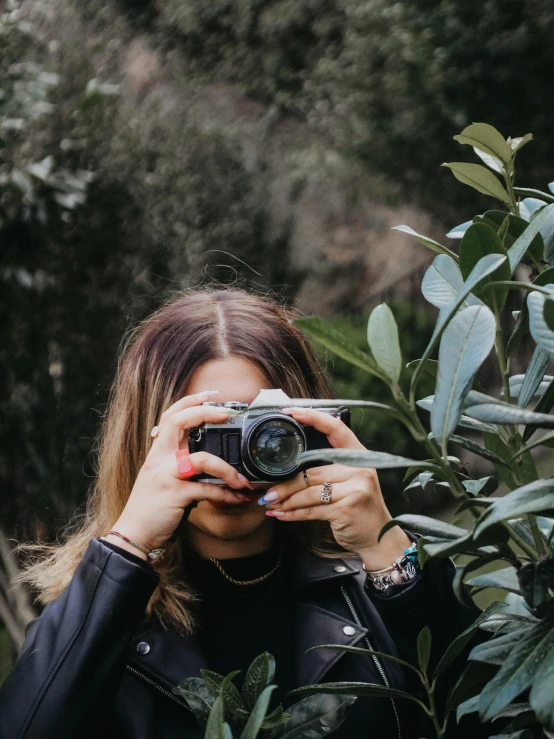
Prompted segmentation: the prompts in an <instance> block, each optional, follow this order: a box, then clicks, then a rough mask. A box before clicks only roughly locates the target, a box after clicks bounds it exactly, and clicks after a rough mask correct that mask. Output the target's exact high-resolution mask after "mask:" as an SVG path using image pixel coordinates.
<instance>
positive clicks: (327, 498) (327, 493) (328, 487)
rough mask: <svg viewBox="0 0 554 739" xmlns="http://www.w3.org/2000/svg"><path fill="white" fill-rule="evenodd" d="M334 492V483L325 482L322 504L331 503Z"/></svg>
mask: <svg viewBox="0 0 554 739" xmlns="http://www.w3.org/2000/svg"><path fill="white" fill-rule="evenodd" d="M332 492H333V483H332V482H324V483H323V490H322V491H321V502H322V503H330V502H331V493H332Z"/></svg>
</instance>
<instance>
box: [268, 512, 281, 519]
mask: <svg viewBox="0 0 554 739" xmlns="http://www.w3.org/2000/svg"><path fill="white" fill-rule="evenodd" d="M265 515H266V516H271V518H281V516H284V515H285V513H284V511H266V512H265Z"/></svg>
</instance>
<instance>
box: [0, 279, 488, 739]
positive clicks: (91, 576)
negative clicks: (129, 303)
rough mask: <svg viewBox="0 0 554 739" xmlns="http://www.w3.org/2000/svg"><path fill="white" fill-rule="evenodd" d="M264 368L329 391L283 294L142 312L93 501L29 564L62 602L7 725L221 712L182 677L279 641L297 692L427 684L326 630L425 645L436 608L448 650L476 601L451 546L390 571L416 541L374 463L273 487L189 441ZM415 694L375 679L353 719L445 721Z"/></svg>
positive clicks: (132, 727) (106, 730) (171, 724)
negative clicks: (281, 302) (56, 543)
mask: <svg viewBox="0 0 554 739" xmlns="http://www.w3.org/2000/svg"><path fill="white" fill-rule="evenodd" d="M264 388H281V389H282V390H283V391H285V392H286V393H287V394H288V395H289V397H308V398H322V397H329V391H328V388H327V385H326V383H325V380H324V377H323V373H322V370H321V368H320V367H319V366H318V364H317V362H316V361H315V359H314V356H313V354H312V352H311V350H310V348H309V346H308V345H307V343H306V341H305V340H304V338H303V336H302V335H301V334H300V332H299V331H298V330H297V329H296V328H295V327H294V326H292V325H291V324H290V323H289V322H288V316H287V313H286V311H285V310H284V309H283V308H281V307H279V306H278V305H276V304H274V303H272V302H270V301H269V300H265V299H262V298H260V297H256V296H253V295H250V294H248V293H246V292H244V291H242V290H237V289H222V290H197V291H192V292H189V293H187V294H185V295H183V296H182V297H179V298H177V299H174V300H173V301H172V302H170V303H168V304H167V305H166V306H165V307H163V308H162V309H161V310H159V311H158V312H157V313H155V314H154V315H153V316H152V317H150V318H149V319H148V320H147V321H145V322H144V323H142V324H141V325H140V326H139V327H138V328H137V329H135V331H134V332H133V334H132V335H131V337H130V340H129V341H128V342H127V346H126V348H125V350H124V352H123V357H122V359H121V362H120V366H119V370H118V373H117V378H116V382H115V385H114V389H113V393H112V397H111V402H110V407H109V412H108V414H107V417H106V420H105V424H104V430H103V435H102V441H101V447H100V455H99V469H98V476H97V481H96V487H95V490H94V494H93V496H92V498H91V500H90V504H89V508H88V511H87V515H86V519H85V521H84V523H83V525H82V526H81V528H80V529H79V530H78V531H77V532H76V533H73V534H72V535H71V536H70V537H69V539H68V540H67V542H66V543H65V544H64V545H63V546H60V547H56V548H51V549H50V550H49V551H48V553H47V556H46V557H44V558H42V559H41V561H39V562H38V563H35V564H34V565H32V566H31V567H30V568H28V570H27V572H26V574H25V576H24V577H25V580H26V581H27V582H28V583H29V584H31V585H33V586H34V587H35V588H37V589H38V591H39V594H40V600H41V601H42V602H43V603H45V604H47V605H46V608H45V609H44V611H43V612H42V615H41V616H40V617H39V618H38V619H36V621H34V622H33V623H32V624H31V626H30V628H29V630H28V634H27V638H26V641H25V644H24V646H23V649H22V652H21V655H20V658H19V661H18V663H17V664H16V666H15V668H14V669H13V671H12V673H11V674H10V676H9V677H8V679H7V680H6V682H5V684H4V685H3V686H2V689H1V691H0V737H1V739H23V738H25V739H82V738H83V737H93V736H94V737H98V736H101V737H110V738H111V737H114V738H115V737H118V738H121V739H123V738H124V739H154V738H156V739H177V737H179V739H182V738H183V737H186V738H187V739H196V738H198V737H201V736H202V735H203V733H202V730H201V729H200V728H199V727H198V725H197V724H196V723H195V720H194V717H193V716H192V713H191V712H190V710H188V708H187V706H186V705H185V704H184V702H183V701H181V700H179V699H177V698H176V697H175V696H173V695H172V693H171V690H172V688H173V687H174V686H175V685H176V684H178V683H179V682H180V681H181V680H182V679H184V678H185V677H188V676H198V675H199V674H200V669H201V668H203V667H207V668H209V669H212V670H215V671H217V672H220V673H223V674H226V673H228V672H230V671H231V670H234V669H241V670H242V674H244V671H245V670H246V668H247V666H248V664H249V663H250V662H251V660H252V659H253V658H254V657H255V656H257V655H258V654H260V653H262V652H264V651H268V652H270V653H271V654H273V655H274V656H275V658H276V663H277V672H276V680H275V681H276V683H278V685H279V698H282V697H283V695H284V694H285V693H286V692H288V691H289V690H291V689H293V688H294V687H297V686H300V685H306V684H312V683H318V682H326V681H337V680H348V681H365V682H372V683H378V684H389V685H391V686H393V687H396V688H399V689H403V690H411V691H415V690H417V686H416V685H414V684H413V682H412V681H413V677H412V675H411V674H406V672H411V671H404V670H403V669H402V668H401V666H400V665H399V664H398V663H395V662H393V661H387V660H384V659H380V660H376V659H372V658H371V657H365V656H364V657H361V656H358V655H353V654H349V653H346V652H340V651H334V650H333V651H331V650H317V649H316V650H312V651H307V650H309V649H310V647H313V646H316V645H318V644H329V643H332V644H341V645H345V646H347V645H348V646H352V645H358V646H360V647H364V646H367V645H368V644H371V647H372V648H373V649H376V650H378V651H382V652H387V653H390V654H400V655H401V656H402V657H404V658H406V659H410V660H412V661H414V660H416V657H415V642H416V638H417V634H418V633H419V631H420V630H421V628H423V626H424V625H425V624H428V625H429V626H430V628H431V630H432V633H433V640H434V642H433V655H434V658H435V659H436V658H437V656H440V653H441V651H443V650H444V648H445V646H446V644H447V643H448V642H449V641H450V640H451V639H452V638H453V637H454V636H455V635H456V634H457V633H459V632H460V631H461V630H462V629H463V628H465V626H466V625H468V624H469V623H470V622H471V621H472V620H473V619H474V617H475V614H474V613H473V612H471V611H469V610H468V609H464V608H462V607H461V606H460V605H459V604H457V602H456V601H455V599H454V598H453V597H452V592H451V587H450V581H451V577H452V566H451V564H450V563H439V564H435V563H433V564H432V565H430V566H429V567H426V569H425V572H424V573H417V574H415V573H414V572H411V574H410V573H408V572H407V570H406V572H405V573H404V575H405V578H406V582H403V583H400V584H394V583H392V584H391V581H390V579H389V580H388V582H387V579H386V577H385V582H383V581H381V582H380V581H378V580H377V581H375V580H374V579H373V578H377V577H378V576H379V571H380V570H385V571H386V572H389V573H390V572H392V570H391V569H390V566H391V564H392V563H393V562H394V561H395V560H397V558H399V557H402V555H403V553H404V552H405V550H406V549H407V548H409V547H410V546H411V544H412V542H411V540H410V539H409V538H408V537H407V535H406V534H405V533H404V532H403V531H402V530H401V529H399V528H398V527H394V528H392V529H391V530H390V531H389V532H388V533H387V534H386V535H385V536H384V537H383V538H382V540H381V541H380V542H378V541H377V537H378V533H379V531H380V529H381V528H382V526H383V525H384V524H385V523H386V522H387V521H388V520H389V519H390V514H389V512H388V510H387V508H386V505H385V503H384V500H383V497H382V495H381V491H380V489H379V483H378V480H377V476H376V473H375V471H374V470H370V469H359V468H352V467H346V466H342V465H331V466H322V467H314V468H312V469H309V470H308V471H307V473H306V474H305V475H304V474H298V475H296V476H295V477H293V478H292V479H290V480H288V481H286V482H283V483H280V484H278V485H274V486H273V487H272V488H271V489H270V490H267V487H268V486H267V485H266V486H265V489H259V487H258V489H254V486H253V485H252V484H251V483H250V482H249V481H248V480H247V479H246V477H244V476H242V475H241V474H239V473H238V472H237V470H236V469H235V468H234V467H232V466H230V465H229V464H228V463H227V462H225V461H223V460H222V459H220V458H219V457H216V456H213V455H211V454H209V453H206V452H195V453H192V454H190V457H189V458H187V455H186V449H187V448H188V432H189V430H190V429H191V428H193V427H197V426H198V425H199V424H201V423H203V422H211V423H214V422H223V421H225V420H226V418H227V417H228V413H226V412H225V410H224V409H221V408H217V407H215V406H213V405H202V403H203V402H205V401H207V400H210V401H216V402H218V403H223V402H226V401H241V402H244V403H250V402H252V400H253V399H254V398H255V397H256V396H257V395H258V393H259V391H260V390H261V389H264ZM290 414H291V415H292V417H293V418H294V419H295V420H297V421H298V422H300V423H301V424H304V425H306V426H312V427H314V428H315V429H316V430H318V431H320V432H322V433H324V434H325V435H327V437H328V440H329V443H330V444H331V445H332V446H335V447H349V448H362V445H361V444H360V442H359V441H358V439H357V438H356V436H355V435H354V433H353V432H352V431H351V430H350V429H349V428H348V427H347V426H346V425H345V424H344V423H343V422H342V421H340V420H339V419H338V418H335V417H333V416H330V415H328V414H323V413H320V412H317V411H314V410H309V409H306V410H300V409H291V410H290ZM153 429H154V430H153ZM183 449H184V450H185V455H184V459H183V452H182V451H181V455H179V454H178V455H176V452H178V451H179V450H183ZM178 457H181V459H180V460H179V459H178ZM183 465H184V466H183ZM191 471H192V472H193V473H196V474H201V473H205V474H207V475H209V476H212V477H216V478H219V479H220V480H222V481H223V482H224V483H225V484H224V485H215V484H210V483H207V482H196V481H193V480H191V479H190V477H191ZM324 483H326V485H325V487H324ZM329 483H331V484H330V485H329ZM329 493H330V494H329ZM195 504H197V505H196V507H193V508H192V510H191V507H192V506H194V505H195ZM185 509H187V511H189V510H191V512H190V516H189V518H188V520H187V521H186V523H184V524H183V525H181V526H180V525H179V524H180V522H181V519H182V518H183V512H184V510H185ZM178 527H179V528H178ZM176 530H178V531H177V534H175V532H176ZM108 532H113V533H108ZM158 549H163V550H165V551H164V554H163V556H162V557H161V558H160V559H158V560H156V561H153V557H155V555H156V552H154V554H152V552H153V550H158ZM362 565H363V568H365V570H367V571H368V573H369V574H366V572H364V571H363V569H362ZM371 573H376V574H374V575H371ZM379 584H380V585H381V587H384V588H385V589H384V590H380V589H378V587H377V586H378V585H379ZM238 682H239V684H240V676H239V680H238ZM446 685H447V678H445V683H444V686H445V687H446ZM414 705H415V704H414ZM409 711H410V712H409ZM412 711H413V709H412V704H411V702H406V701H404V702H402V701H398V700H395V701H391V700H390V699H379V698H360V699H358V700H357V702H356V704H355V705H354V707H353V709H352V710H351V712H350V714H349V715H348V717H347V719H346V720H345V722H344V723H343V724H342V726H341V727H339V728H338V729H337V730H336V732H335V733H334V734H333V736H334V737H336V739H362V738H364V739H365V737H369V736H375V737H379V739H389V737H390V739H394V738H396V737H403V739H407V737H421V736H432V732H431V731H429V730H428V728H427V727H425V726H424V725H423V724H421V723H420V722H421V721H422V720H423V718H422V716H419V715H418V716H415V715H414V714H413V713H411V712H412ZM426 732H427V733H426ZM453 735H454V734H453Z"/></svg>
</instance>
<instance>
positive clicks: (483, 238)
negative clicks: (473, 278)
mask: <svg viewBox="0 0 554 739" xmlns="http://www.w3.org/2000/svg"><path fill="white" fill-rule="evenodd" d="M487 254H503V255H505V256H506V251H505V249H504V247H503V246H502V243H501V241H500V239H499V237H498V234H497V233H496V231H495V230H494V229H493V228H491V227H490V226H488V225H487V224H486V223H474V224H473V225H472V226H470V227H469V228H468V230H467V231H466V232H465V234H464V237H463V239H462V243H461V245H460V271H461V273H462V275H463V277H464V279H467V278H468V276H469V275H470V273H471V270H472V269H473V268H474V267H475V265H476V264H477V262H478V261H479V259H481V258H482V257H483V256H485V255H487ZM510 276H511V272H510V265H509V263H508V261H507V260H506V261H505V262H503V263H502V264H501V265H500V266H499V267H498V269H497V270H495V271H494V272H493V273H492V274H491V275H490V276H489V277H487V278H486V279H485V280H483V282H482V283H481V287H480V288H479V289H476V290H475V291H474V294H475V295H476V296H477V297H478V298H480V299H481V300H482V301H483V302H484V303H486V304H487V305H488V306H489V308H491V310H493V311H494V312H495V313H497V314H498V313H500V311H501V310H502V308H503V307H504V303H505V302H506V297H507V295H508V290H507V289H506V288H497V289H494V290H483V287H484V286H485V285H487V284H488V283H491V282H496V281H498V280H509V279H510Z"/></svg>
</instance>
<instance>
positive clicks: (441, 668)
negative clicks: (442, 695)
mask: <svg viewBox="0 0 554 739" xmlns="http://www.w3.org/2000/svg"><path fill="white" fill-rule="evenodd" d="M505 607H506V604H505V603H502V602H501V601H495V602H494V603H491V605H490V606H488V608H486V609H485V610H484V611H483V612H482V613H480V614H479V616H478V617H477V618H476V619H475V621H474V622H473V623H472V624H471V626H468V627H467V629H465V630H464V631H462V633H461V634H459V635H458V636H457V637H456V638H455V639H454V640H453V641H452V642H451V643H450V644H449V645H448V647H447V648H446V651H445V652H444V654H443V655H442V657H441V658H440V660H439V662H438V664H437V666H436V667H435V670H434V672H433V678H435V679H436V678H437V677H440V676H441V675H442V674H443V673H444V672H445V670H447V669H448V668H449V667H450V665H451V664H452V663H453V662H454V660H455V659H456V657H458V655H459V654H461V652H462V651H463V650H464V649H465V647H466V646H467V644H469V642H470V641H471V639H472V638H473V635H474V634H475V632H476V631H477V630H478V628H479V626H481V624H482V623H483V622H484V621H486V620H487V619H488V618H490V616H492V614H493V613H497V612H498V611H502V610H503V609H504V608H505Z"/></svg>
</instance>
